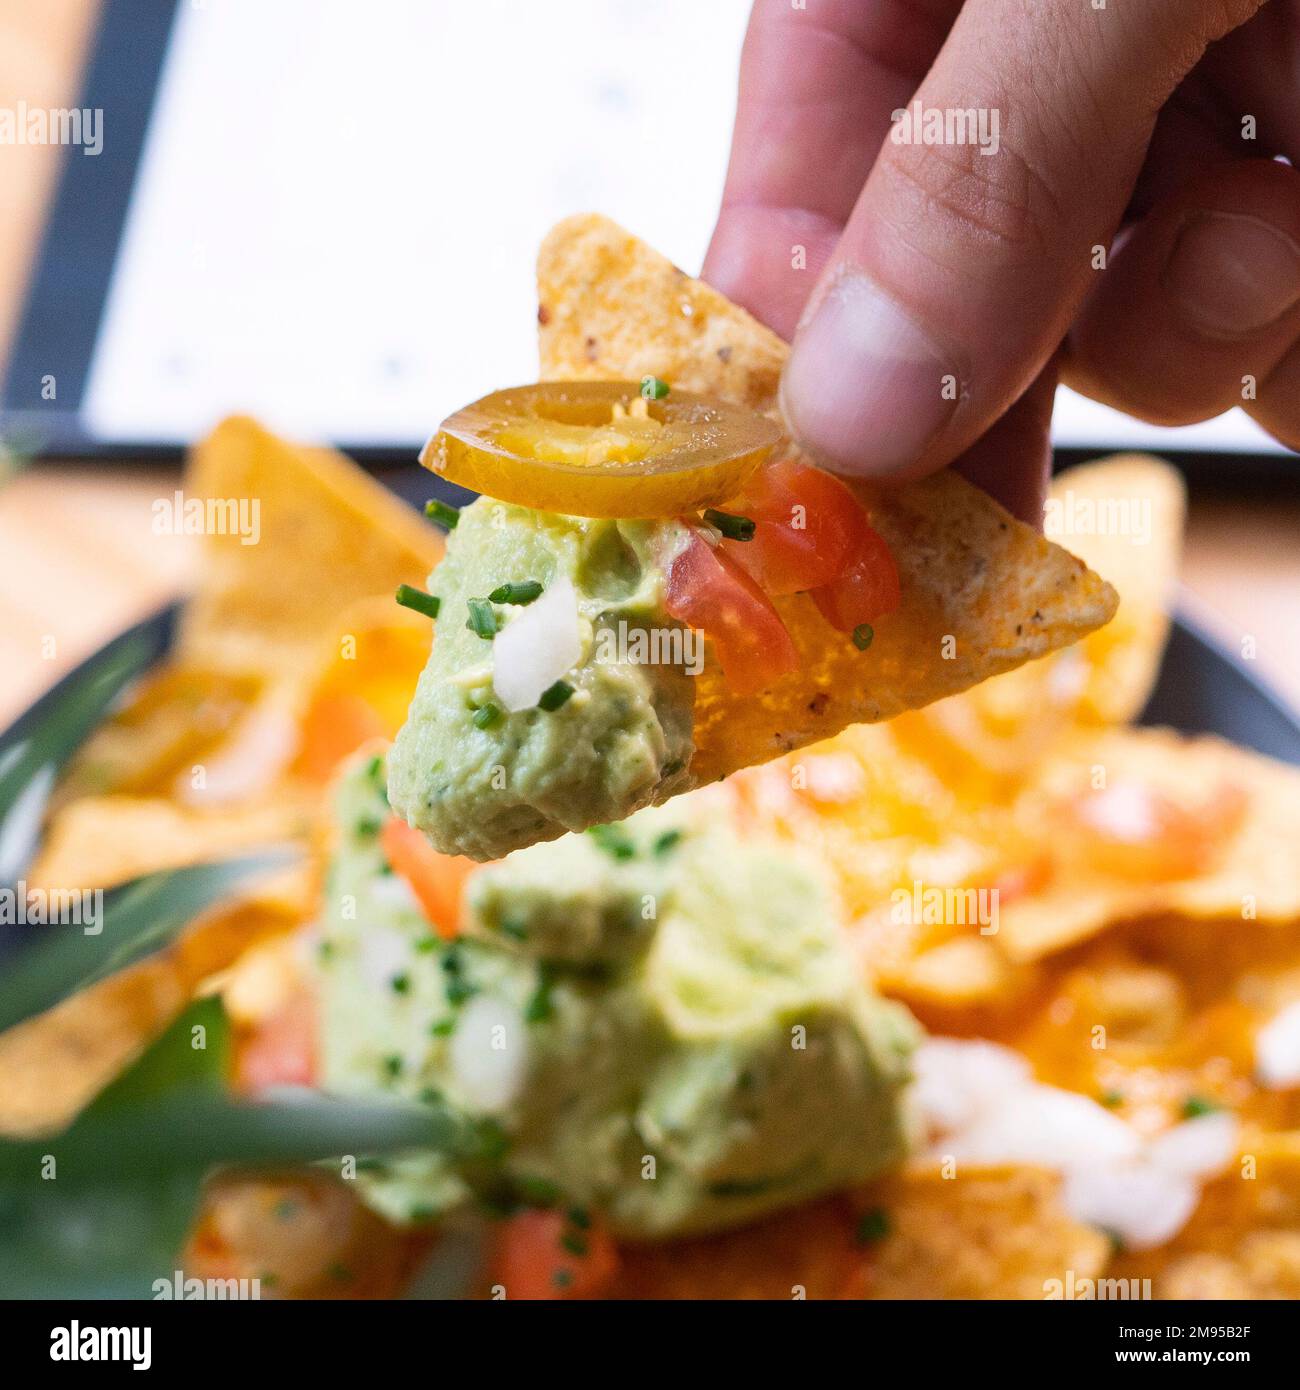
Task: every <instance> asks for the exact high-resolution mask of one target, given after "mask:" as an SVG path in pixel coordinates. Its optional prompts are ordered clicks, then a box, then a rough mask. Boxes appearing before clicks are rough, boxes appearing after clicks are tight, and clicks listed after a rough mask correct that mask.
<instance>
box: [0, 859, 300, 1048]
mask: <svg viewBox="0 0 1300 1390" xmlns="http://www.w3.org/2000/svg"><path fill="white" fill-rule="evenodd" d="M292 861H293V854H292V852H290V851H268V852H266V853H261V854H251V855H245V856H242V857H240V858H237V859H223V860H217V861H214V862H212V863H208V864H187V865H185V866H184V867H183V868H179V869H164V870H162V871H161V872H160V873H156V874H148V875H147V876H146V877H144V878H137V879H133V880H132V881H131V882H130V883H125V884H123V885H122V886H121V887H120V888H114V889H111V890H110V891H109V892H108V893H106V894H105V895H104V900H103V906H104V910H103V915H102V917H101V918H100V921H99V930H98V932H97V933H96V934H94V935H87V933H86V927H85V926H84V925H83V926H47V927H42V928H40V932H41V936H42V939H41V940H40V941H39V942H38V943H37V944H35V945H33V946H31V947H29V948H28V949H27V950H25V951H22V952H20V953H17V954H16V955H15V957H14V958H13V959H12V960H10V961H7V962H6V964H5V971H4V976H3V979H0V1032H3V1031H4V1030H5V1029H6V1028H12V1027H13V1026H14V1024H16V1023H21V1022H22V1021H23V1019H25V1018H31V1017H32V1016H33V1015H34V1014H39V1013H44V1012H45V1010H46V1009H49V1008H52V1007H53V1006H54V1005H55V1004H57V1003H58V1002H59V1001H60V1000H61V999H66V998H67V996H68V995H70V994H74V993H75V992H76V991H77V990H79V989H84V988H85V987H86V986H87V985H91V984H94V983H95V981H96V980H101V979H103V978H104V977H105V976H106V975H111V974H112V973H113V972H114V971H117V970H121V969H123V968H124V967H125V966H128V965H130V964H131V963H132V962H133V961H137V960H139V959H140V958H141V957H143V956H146V955H148V954H149V953H150V952H152V951H156V950H158V949H159V948H160V947H162V946H165V945H167V944H168V942H170V941H173V940H175V938H176V937H177V936H178V935H179V933H180V931H181V929H182V928H183V927H184V926H186V925H187V924H188V923H189V922H191V921H192V920H193V919H194V918H195V917H197V916H198V915H199V913H200V912H202V911H203V910H204V909H205V908H208V907H210V906H211V905H212V904H213V903H215V902H219V901H220V900H221V899H222V898H225V897H228V896H230V894H231V893H232V892H233V891H234V890H235V889H236V888H237V887H239V886H241V885H242V884H245V883H248V882H250V881H251V880H253V879H254V878H256V877H258V876H260V875H263V874H266V873H268V872H269V871H271V870H272V869H279V868H283V867H285V865H287V864H289V863H291V862H292Z"/></svg>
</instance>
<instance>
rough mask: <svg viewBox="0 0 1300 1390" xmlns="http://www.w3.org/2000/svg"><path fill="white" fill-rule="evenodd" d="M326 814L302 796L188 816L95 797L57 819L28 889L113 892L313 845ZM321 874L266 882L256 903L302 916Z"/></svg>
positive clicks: (155, 803)
mask: <svg viewBox="0 0 1300 1390" xmlns="http://www.w3.org/2000/svg"><path fill="white" fill-rule="evenodd" d="M321 814H322V808H321V807H320V806H319V805H318V804H316V803H315V801H314V800H313V799H311V798H309V797H305V796H300V795H294V794H286V795H282V796H279V797H277V798H276V799H275V800H273V801H269V802H266V803H264V804H261V805H257V806H251V807H241V808H237V809H233V810H222V811H188V810H185V809H183V808H182V807H180V806H177V805H176V804H175V803H174V802H171V801H165V800H163V799H162V798H161V797H135V796H87V797H83V798H82V799H81V800H80V801H73V802H70V803H69V804H68V805H67V806H64V807H63V808H62V809H61V810H59V811H58V812H56V813H55V815H54V818H53V820H52V821H51V823H50V826H49V829H48V832H47V834H46V836H45V841H44V843H43V844H42V846H41V851H40V854H39V856H38V857H37V859H36V862H35V863H34V864H33V865H32V868H31V870H30V871H29V873H28V875H27V882H28V884H29V885H30V886H31V887H36V888H39V887H48V888H55V887H58V888H61V889H67V888H112V887H114V886H115V885H117V884H119V883H124V882H125V881H126V880H127V879H130V878H137V877H139V876H140V875H142V874H149V873H155V872H156V871H158V870H159V869H174V868H178V867H180V866H181V865H183V864H197V863H200V862H202V861H203V860H205V859H223V858H228V857H229V856H231V855H233V854H237V853H238V852H239V851H241V850H251V849H257V848H260V847H263V846H267V845H276V844H284V843H286V842H289V841H295V842H298V843H301V844H309V843H312V842H313V840H314V837H315V834H316V830H317V823H318V819H319V816H320V815H321ZM318 872H319V870H318V866H316V865H315V864H313V863H311V862H310V861H308V862H304V863H303V864H301V865H295V866H294V867H292V868H289V869H286V870H285V871H284V872H282V873H277V874H275V875H274V876H272V877H270V878H267V879H266V880H264V881H263V882H260V883H259V884H258V885H257V886H256V888H255V889H253V890H252V892H251V893H250V894H249V901H251V902H257V903H260V904H262V905H264V906H266V907H268V908H272V909H274V908H281V909H283V910H284V911H286V912H291V913H292V912H301V911H303V910H305V906H306V905H307V904H309V903H311V902H312V901H314V897H315V891H316V879H317V876H318Z"/></svg>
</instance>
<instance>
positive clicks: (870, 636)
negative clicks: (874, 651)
mask: <svg viewBox="0 0 1300 1390" xmlns="http://www.w3.org/2000/svg"><path fill="white" fill-rule="evenodd" d="M875 636H876V630H875V628H873V627H872V626H871V624H870V623H859V624H858V625H857V627H855V628H854V629H853V645H854V646H855V647H856V648H857V649H858V650H859V651H860V652H865V651H866V649H867V648H868V647H869V646H870V645H871V643H872V641H873V640H874V639H875Z"/></svg>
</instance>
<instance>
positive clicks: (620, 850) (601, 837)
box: [587, 825, 636, 859]
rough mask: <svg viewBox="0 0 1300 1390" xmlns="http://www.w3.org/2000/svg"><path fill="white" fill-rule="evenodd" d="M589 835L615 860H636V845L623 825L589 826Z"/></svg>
mask: <svg viewBox="0 0 1300 1390" xmlns="http://www.w3.org/2000/svg"><path fill="white" fill-rule="evenodd" d="M587 834H588V835H590V836H591V838H592V839H593V840H595V842H596V843H597V844H598V845H599V846H600V847H601V849H603V850H604V851H605V853H606V854H609V855H612V856H613V857H614V858H615V859H635V858H636V845H635V844H634V843H633V841H632V837H631V836H630V835H629V834H628V833H627V831H626V830H624V829H623V827H622V826H621V825H592V826H588V828H587Z"/></svg>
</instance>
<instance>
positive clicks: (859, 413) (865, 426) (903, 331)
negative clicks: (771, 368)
mask: <svg viewBox="0 0 1300 1390" xmlns="http://www.w3.org/2000/svg"><path fill="white" fill-rule="evenodd" d="M957 383H958V377H957V373H956V371H955V370H954V369H953V367H952V365H951V364H950V363H949V362H948V361H947V360H946V359H945V357H944V355H943V353H942V352H941V351H940V349H939V348H938V347H937V346H936V345H935V344H934V342H933V341H932V340H931V338H930V336H929V335H928V334H927V333H926V332H925V331H924V330H923V329H922V328H921V327H920V326H919V325H918V324H917V323H916V322H915V321H914V320H913V319H912V317H911V316H910V315H909V314H908V313H907V312H906V311H905V310H904V309H902V308H901V307H900V306H899V305H898V304H897V303H895V301H894V300H893V299H891V298H890V297H889V296H888V295H887V294H885V293H884V292H883V291H882V290H880V289H879V288H878V287H877V286H876V285H875V284H874V283H873V282H872V281H870V280H868V279H867V277H866V276H865V275H862V274H861V273H860V272H858V271H854V270H846V271H844V272H842V273H841V274H840V276H839V278H838V279H837V280H835V281H834V283H833V284H832V285H831V286H830V288H829V289H828V290H827V292H826V295H825V297H824V298H823V299H822V302H821V303H820V304H819V305H818V307H817V310H816V312H815V313H814V314H813V316H812V318H811V319H810V320H809V321H808V322H807V323H806V324H805V325H804V326H803V327H802V328H801V329H800V330H799V332H798V334H796V336H795V340H794V348H793V350H792V351H791V354H790V360H789V362H788V363H787V364H786V368H785V372H784V374H783V376H782V378H781V408H782V412H783V413H784V415H785V418H786V423H787V424H788V425H789V427H790V430H791V432H792V433H793V435H794V437H795V439H796V440H798V442H799V443H800V444H802V445H803V446H804V447H805V448H806V449H807V450H808V451H809V452H810V453H812V454H813V455H814V456H816V457H817V458H819V459H821V460H822V461H823V462H824V463H826V464H827V465H828V466H830V467H833V468H834V469H836V471H838V472H841V473H853V474H859V475H875V476H885V475H888V474H890V473H897V472H899V471H900V470H902V469H905V468H906V467H907V466H908V465H909V464H911V463H913V462H914V461H915V460H916V459H917V458H918V457H919V456H920V454H921V453H922V452H923V450H924V449H925V446H926V445H927V444H928V443H929V442H930V441H931V440H932V439H933V438H934V436H935V435H936V434H938V433H939V431H940V430H941V429H942V428H943V427H944V425H946V424H947V422H948V419H949V417H950V416H951V415H952V412H953V410H954V409H955V407H956V404H957V399H956V398H957V395H958V384H957Z"/></svg>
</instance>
